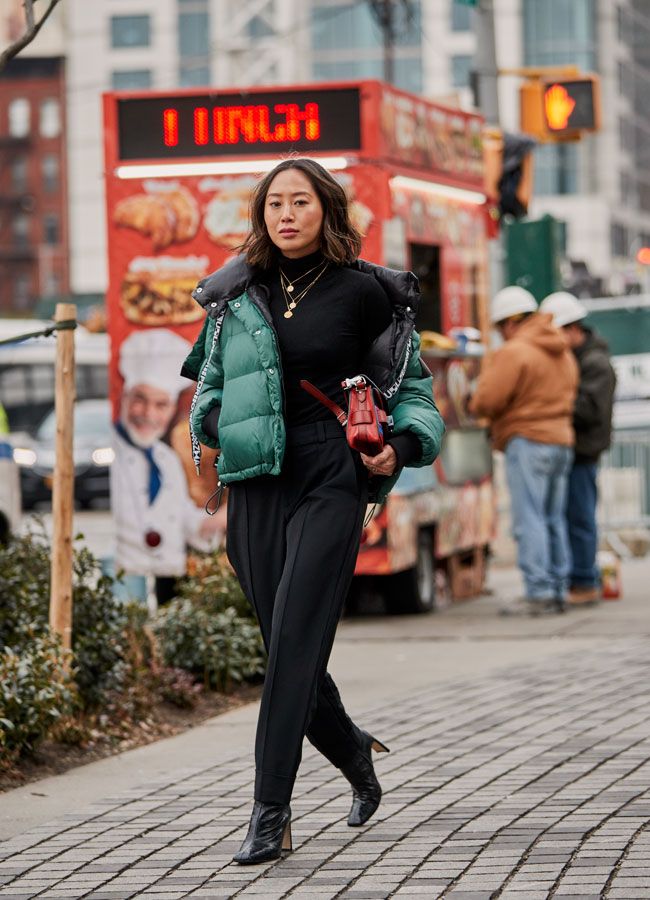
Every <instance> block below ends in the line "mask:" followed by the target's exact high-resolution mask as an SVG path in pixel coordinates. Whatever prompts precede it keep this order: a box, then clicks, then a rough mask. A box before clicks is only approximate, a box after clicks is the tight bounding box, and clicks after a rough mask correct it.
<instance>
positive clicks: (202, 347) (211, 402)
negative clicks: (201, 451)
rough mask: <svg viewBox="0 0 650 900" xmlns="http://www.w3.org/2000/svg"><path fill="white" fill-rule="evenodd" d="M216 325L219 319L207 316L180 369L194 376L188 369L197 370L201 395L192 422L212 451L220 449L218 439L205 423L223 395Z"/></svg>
mask: <svg viewBox="0 0 650 900" xmlns="http://www.w3.org/2000/svg"><path fill="white" fill-rule="evenodd" d="M215 328H216V322H215V321H214V319H211V318H209V317H208V318H207V319H206V321H205V323H204V325H203V328H202V329H201V333H200V334H199V336H198V338H197V339H196V342H195V344H194V346H193V347H192V350H191V351H190V353H189V355H188V357H187V359H186V360H185V364H184V365H183V368H182V370H181V374H183V375H185V376H186V377H193V376H192V375H190V374H188V372H196V376H195V377H196V379H197V381H198V382H199V383H198V384H197V391H198V396H196V397H195V399H194V402H193V403H192V410H191V412H190V425H191V429H192V431H193V433H194V434H195V435H196V437H197V438H198V440H199V441H200V443H201V444H205V446H206V447H211V448H212V449H213V450H216V449H218V448H219V441H218V440H217V439H216V438H214V437H211V436H209V435H207V434H206V433H205V431H204V430H203V422H204V420H205V417H206V416H207V415H208V413H209V412H211V410H213V409H214V408H215V407H220V406H221V400H222V396H223V364H222V361H221V348H220V346H219V341H218V340H214V333H215Z"/></svg>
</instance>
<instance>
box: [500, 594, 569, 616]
mask: <svg viewBox="0 0 650 900" xmlns="http://www.w3.org/2000/svg"><path fill="white" fill-rule="evenodd" d="M565 607H566V604H565V603H564V600H563V599H562V598H561V597H552V598H549V599H548V600H538V599H533V598H531V597H517V599H516V600H512V601H511V602H510V603H507V604H505V605H504V606H502V607H501V609H500V610H499V615H500V616H530V617H531V618H536V617H537V616H548V615H555V614H557V613H563V612H564V611H565Z"/></svg>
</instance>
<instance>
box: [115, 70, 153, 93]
mask: <svg viewBox="0 0 650 900" xmlns="http://www.w3.org/2000/svg"><path fill="white" fill-rule="evenodd" d="M151 83H152V81H151V70H150V69H122V70H120V71H115V72H113V73H112V75H111V84H112V85H113V90H114V91H139V90H143V89H144V90H146V89H147V88H150V87H151Z"/></svg>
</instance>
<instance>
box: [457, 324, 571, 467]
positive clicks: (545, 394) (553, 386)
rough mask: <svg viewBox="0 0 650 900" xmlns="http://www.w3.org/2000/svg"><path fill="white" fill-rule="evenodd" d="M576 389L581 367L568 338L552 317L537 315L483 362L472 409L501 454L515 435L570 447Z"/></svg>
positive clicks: (471, 405) (471, 403)
mask: <svg viewBox="0 0 650 900" xmlns="http://www.w3.org/2000/svg"><path fill="white" fill-rule="evenodd" d="M577 387H578V367H577V365H576V361H575V359H574V356H573V353H572V352H571V350H570V349H569V348H568V347H567V344H566V342H565V340H564V337H563V336H562V334H561V332H560V331H558V330H557V328H554V326H553V325H552V317H551V316H550V315H549V314H548V313H533V315H532V316H530V317H529V318H528V319H526V320H525V321H524V322H523V323H522V324H521V326H520V328H519V330H518V331H517V334H516V336H515V337H513V338H511V339H510V340H509V341H506V342H505V343H504V344H503V346H502V347H499V349H498V350H495V351H494V352H493V353H490V354H489V355H488V356H487V357H486V358H485V360H484V361H483V366H482V368H481V374H480V376H479V379H478V384H477V388H476V391H475V393H474V396H473V397H472V400H471V402H470V409H471V411H472V412H473V413H475V414H476V415H478V416H485V417H486V418H487V419H489V421H490V427H491V433H492V440H493V443H494V446H495V447H496V449H497V450H504V449H505V446H506V444H507V443H508V441H509V440H510V439H511V438H513V437H523V438H528V440H530V441H538V442H539V443H541V444H560V445H562V446H566V447H571V446H573V444H574V441H575V436H574V432H573V425H572V416H573V406H574V403H575V398H576V390H577Z"/></svg>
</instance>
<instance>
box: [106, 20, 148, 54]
mask: <svg viewBox="0 0 650 900" xmlns="http://www.w3.org/2000/svg"><path fill="white" fill-rule="evenodd" d="M150 43H151V26H150V17H149V16H111V46H112V47H148V46H149V44H150Z"/></svg>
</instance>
